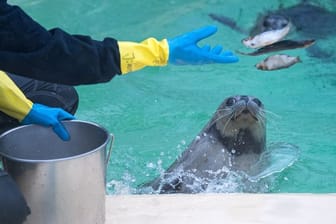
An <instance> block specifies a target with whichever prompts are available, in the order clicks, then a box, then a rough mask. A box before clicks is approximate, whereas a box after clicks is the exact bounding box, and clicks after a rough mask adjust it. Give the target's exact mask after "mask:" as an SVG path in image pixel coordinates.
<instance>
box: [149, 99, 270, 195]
mask: <svg viewBox="0 0 336 224" xmlns="http://www.w3.org/2000/svg"><path fill="white" fill-rule="evenodd" d="M265 125H266V121H265V115H264V109H263V104H262V103H261V101H260V100H259V99H257V98H255V97H251V96H244V95H240V96H232V97H229V98H227V99H225V100H224V102H223V103H222V104H221V105H220V106H219V107H218V109H217V110H216V112H215V113H214V115H213V117H212V119H211V120H210V121H209V122H208V123H207V124H206V125H205V127H204V128H203V130H202V131H201V132H200V133H199V135H198V136H197V137H196V138H195V139H194V140H193V141H192V142H191V144H190V145H189V146H188V148H187V149H186V150H185V151H184V152H183V153H182V155H181V156H180V157H179V158H178V159H177V160H176V161H175V162H174V163H173V164H172V165H171V166H170V167H169V168H168V169H167V170H166V171H165V172H164V174H162V175H161V176H160V177H158V178H156V179H155V180H154V181H152V182H151V183H149V184H146V186H147V187H148V186H150V187H152V188H153V190H154V191H156V192H158V193H198V192H202V191H205V190H206V188H207V183H208V182H210V181H211V180H212V179H215V178H225V176H226V175H227V173H228V172H230V171H235V172H236V171H238V172H240V171H241V172H245V173H247V174H248V172H249V169H250V168H251V166H253V165H254V164H256V162H257V161H258V160H259V157H260V155H261V153H262V152H263V151H264V150H265V142H266V127H265Z"/></svg>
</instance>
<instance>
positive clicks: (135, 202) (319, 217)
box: [105, 194, 336, 224]
mask: <svg viewBox="0 0 336 224" xmlns="http://www.w3.org/2000/svg"><path fill="white" fill-rule="evenodd" d="M105 223H106V224H114V223H117V224H133V223H134V224H142V223H144V224H164V223H167V224H168V223H169V224H179V223H188V224H189V223H192V224H197V223H202V224H214V223H220V224H236V223H237V224H240V223H244V224H247V223H252V224H256V223H258V224H259V223H267V224H277V223H279V224H280V223H281V224H290V223H293V224H294V223H295V224H301V223H303V224H309V223H313V224H318V223H321V224H322V223H323V224H327V223H333V224H334V223H336V194H194V195H191V194H170V195H120V196H119V195H117V196H107V197H106V222H105Z"/></svg>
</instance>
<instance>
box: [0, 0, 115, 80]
mask: <svg viewBox="0 0 336 224" xmlns="http://www.w3.org/2000/svg"><path fill="white" fill-rule="evenodd" d="M119 58H120V57H119V49H118V44H117V41H116V40H115V39H113V38H105V39H104V40H103V41H96V40H93V39H92V38H90V37H89V36H84V35H70V34H68V33H66V32H65V31H63V30H61V29H58V28H56V29H52V30H49V31H48V30H46V29H45V28H44V27H42V26H41V25H39V24H38V23H37V22H35V21H34V20H33V19H32V18H31V17H29V16H28V15H27V14H26V13H25V12H24V11H23V10H22V9H21V8H19V7H17V6H11V5H9V4H7V1H6V0H0V69H1V70H4V71H7V72H12V73H14V74H18V75H23V76H27V77H30V78H34V79H40V80H44V81H48V82H54V83H55V82H56V83H63V84H69V85H78V84H89V83H90V84H91V83H99V82H107V81H109V80H110V79H111V78H113V76H114V75H116V74H120V73H121V71H120V60H119Z"/></svg>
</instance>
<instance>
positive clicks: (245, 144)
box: [213, 95, 266, 155]
mask: <svg viewBox="0 0 336 224" xmlns="http://www.w3.org/2000/svg"><path fill="white" fill-rule="evenodd" d="M213 121H214V123H213V124H214V125H215V128H216V129H217V131H218V132H219V134H220V136H221V138H222V141H223V144H224V145H225V146H226V148H227V149H228V150H229V151H230V152H231V153H232V154H236V155H240V154H242V153H249V152H254V153H261V152H262V151H263V150H264V149H265V141H266V127H265V126H266V120H265V115H264V106H263V104H262V102H261V101H260V100H259V99H257V98H255V97H251V96H245V95H239V96H232V97H229V98H227V99H225V100H224V102H223V103H222V104H221V105H220V106H219V108H218V109H217V111H216V114H215V116H214V119H213Z"/></svg>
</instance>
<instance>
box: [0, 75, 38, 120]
mask: <svg viewBox="0 0 336 224" xmlns="http://www.w3.org/2000/svg"><path fill="white" fill-rule="evenodd" d="M32 106H33V103H32V102H31V101H30V100H28V99H27V98H26V96H25V95H24V94H23V93H22V92H21V90H20V89H19V88H18V87H17V86H16V85H15V83H14V82H13V81H12V80H11V79H10V78H9V77H8V76H7V74H6V73H5V72H2V71H0V110H1V111H2V112H4V113H5V114H7V115H9V116H11V117H14V118H16V119H17V120H18V121H20V122H21V120H22V119H23V118H24V117H25V116H26V115H27V114H28V113H29V111H30V110H31V108H32Z"/></svg>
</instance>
